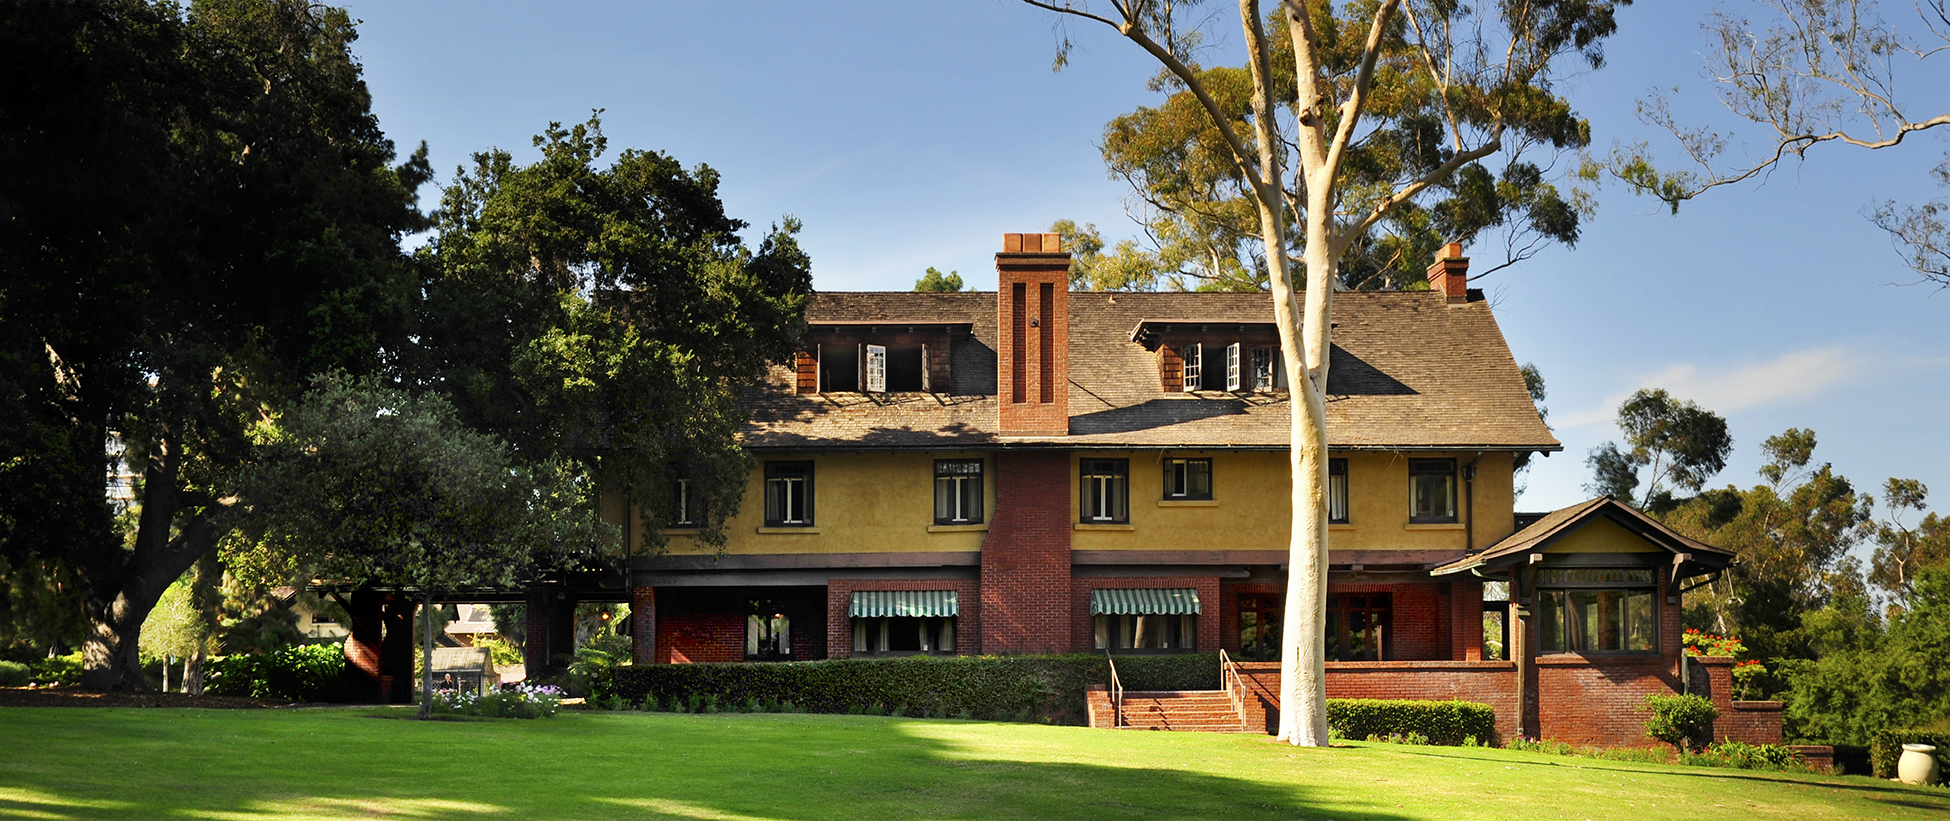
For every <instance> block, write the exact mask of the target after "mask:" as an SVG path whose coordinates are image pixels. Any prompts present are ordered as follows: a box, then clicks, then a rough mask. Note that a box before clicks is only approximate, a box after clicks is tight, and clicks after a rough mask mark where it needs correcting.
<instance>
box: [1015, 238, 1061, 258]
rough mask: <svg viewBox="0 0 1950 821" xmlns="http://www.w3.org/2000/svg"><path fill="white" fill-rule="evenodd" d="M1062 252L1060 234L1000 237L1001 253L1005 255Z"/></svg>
mask: <svg viewBox="0 0 1950 821" xmlns="http://www.w3.org/2000/svg"><path fill="white" fill-rule="evenodd" d="M1062 251H1063V235H1062V234H1003V235H1002V253H1005V254H1057V253H1062Z"/></svg>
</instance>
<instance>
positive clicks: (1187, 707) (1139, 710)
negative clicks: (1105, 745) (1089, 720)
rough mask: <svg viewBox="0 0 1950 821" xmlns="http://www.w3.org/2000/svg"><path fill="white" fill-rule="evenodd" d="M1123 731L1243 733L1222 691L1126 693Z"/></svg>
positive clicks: (1235, 714)
mask: <svg viewBox="0 0 1950 821" xmlns="http://www.w3.org/2000/svg"><path fill="white" fill-rule="evenodd" d="M1119 729H1124V730H1176V731H1179V732H1193V733H1243V732H1246V728H1245V726H1244V722H1242V721H1240V719H1239V713H1238V712H1237V711H1235V710H1233V709H1232V700H1231V699H1230V698H1228V697H1227V696H1226V691H1224V690H1126V691H1124V726H1123V727H1120V728H1119Z"/></svg>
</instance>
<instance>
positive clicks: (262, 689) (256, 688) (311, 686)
mask: <svg viewBox="0 0 1950 821" xmlns="http://www.w3.org/2000/svg"><path fill="white" fill-rule="evenodd" d="M344 670H345V648H344V647H342V646H340V645H337V644H310V645H304V646H300V647H286V648H284V649H283V650H279V651H277V652H275V653H268V654H261V655H260V654H249V655H237V656H225V657H224V658H220V659H217V660H215V661H212V662H210V663H209V667H208V676H209V678H208V680H207V681H206V683H205V684H204V685H203V691H204V692H206V693H209V694H210V695H213V696H249V697H251V698H267V699H275V700H280V701H297V702H315V701H337V700H339V696H340V692H339V674H340V673H341V672H342V671H344Z"/></svg>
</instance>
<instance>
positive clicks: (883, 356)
mask: <svg viewBox="0 0 1950 821" xmlns="http://www.w3.org/2000/svg"><path fill="white" fill-rule="evenodd" d="M866 356H867V359H866V366H865V368H864V370H863V374H862V375H863V376H865V377H866V382H867V391H868V392H870V393H885V392H886V391H887V346H885V345H868V346H866Z"/></svg>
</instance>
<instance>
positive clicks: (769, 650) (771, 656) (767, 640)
mask: <svg viewBox="0 0 1950 821" xmlns="http://www.w3.org/2000/svg"><path fill="white" fill-rule="evenodd" d="M785 609H786V608H785V602H781V601H752V602H750V606H749V607H748V608H747V609H746V616H745V658H746V659H747V660H749V661H787V660H790V659H791V658H792V618H791V617H790V616H787V615H786V612H785Z"/></svg>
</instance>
